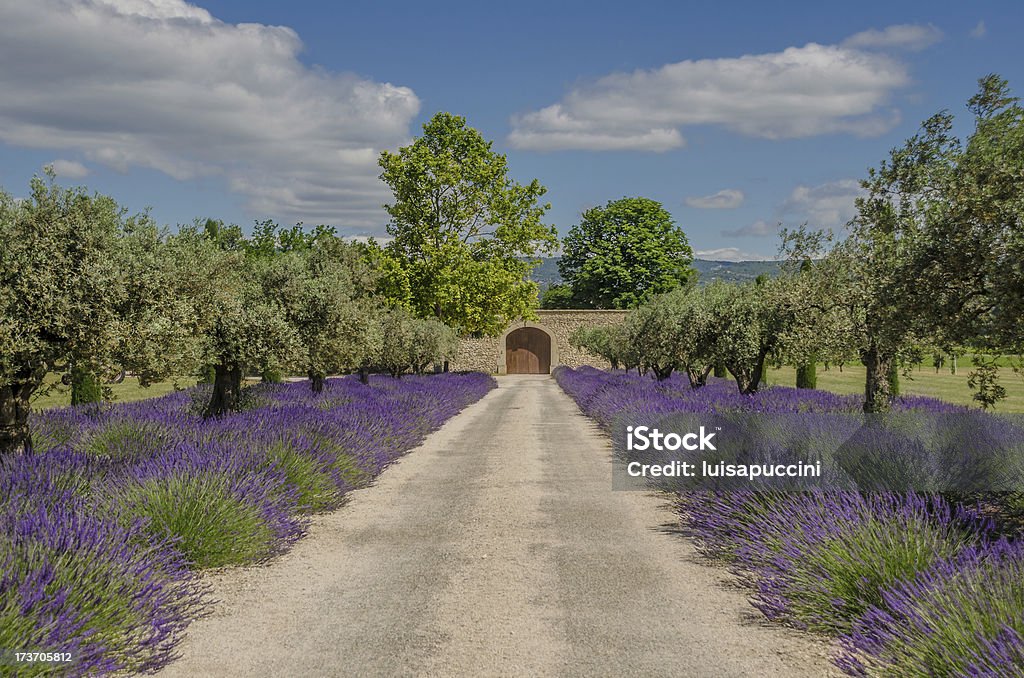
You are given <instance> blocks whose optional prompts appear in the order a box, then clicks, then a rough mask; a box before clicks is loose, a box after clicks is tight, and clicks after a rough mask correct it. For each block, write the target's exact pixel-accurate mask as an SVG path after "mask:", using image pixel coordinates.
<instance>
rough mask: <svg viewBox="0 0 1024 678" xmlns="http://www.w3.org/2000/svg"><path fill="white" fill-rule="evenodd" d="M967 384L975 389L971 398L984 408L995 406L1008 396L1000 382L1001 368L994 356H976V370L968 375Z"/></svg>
mask: <svg viewBox="0 0 1024 678" xmlns="http://www.w3.org/2000/svg"><path fill="white" fill-rule="evenodd" d="M967 386H968V387H969V388H972V389H974V391H975V392H974V394H973V395H972V396H971V398H973V399H974V400H975V401H977V403H978V404H979V405H981V407H982V409H986V410H987V409H989V408H991V407H995V406H996V403H998V402H999V401H1000V400H1002V399H1004V398H1005V397H1006V389H1005V388H1003V386H1002V385H1001V384H1000V383H999V368H998V367H997V366H996V358H995V357H994V356H990V355H976V356H974V371H973V372H971V373H970V374H969V375H968V376H967Z"/></svg>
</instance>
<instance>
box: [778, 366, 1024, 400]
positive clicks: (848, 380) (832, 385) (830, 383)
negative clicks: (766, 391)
mask: <svg viewBox="0 0 1024 678" xmlns="http://www.w3.org/2000/svg"><path fill="white" fill-rule="evenodd" d="M966 362H967V361H966V360H962V361H961V362H960V369H959V370H958V371H957V374H956V375H955V376H954V375H952V374H950V373H949V370H948V369H945V368H944V369H942V370H940V371H939V373H938V374H936V373H935V368H934V367H921V368H920V369H918V368H914V371H913V372H912V373H911V375H910V376H909V377H904V376H903V375H902V374H901V375H900V391H901V392H902V393H905V394H908V395H923V396H931V397H933V398H939V399H941V400H945V401H947V402H951V403H957V404H959V405H972V406H974V405H976V403H975V402H974V401H973V400H972V399H971V393H972V391H971V389H969V388H968V387H967V373H968V372H969V371H970V370H969V369H968V367H967V366H966V365H965V363H966ZM999 377H1000V380H999V383H1000V384H1002V386H1003V388H1005V389H1006V394H1007V396H1006V399H1005V400H1001V401H999V403H998V404H997V405H996V407H995V412H1018V413H1024V379H1022V378H1021V377H1020V376H1019V375H1017V374H1015V373H1014V372H1013V370H1011V369H1008V368H1005V367H1004V368H1002V369H1000V370H999ZM765 380H766V381H767V382H768V383H769V384H779V385H782V386H794V385H795V384H796V370H795V369H794V368H792V367H781V368H778V369H769V370H768V374H767V375H766V377H765ZM818 388H820V389H823V390H826V391H832V392H833V393H858V394H859V393H863V392H864V367H863V366H860V365H858V366H850V365H847V366H846V367H844V368H843V371H842V372H840V371H839V368H838V367H835V366H833V367H832V368H831V369H829V370H828V371H827V372H826V371H825V368H824V367H823V366H822V365H818Z"/></svg>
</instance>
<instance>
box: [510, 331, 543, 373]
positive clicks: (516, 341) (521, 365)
mask: <svg viewBox="0 0 1024 678" xmlns="http://www.w3.org/2000/svg"><path fill="white" fill-rule="evenodd" d="M505 372H507V373H508V374H548V373H549V372H551V337H550V336H548V333H547V332H545V331H544V330H541V329H538V328H536V327H520V328H519V329H517V330H513V331H511V332H509V333H508V335H507V336H506V337H505Z"/></svg>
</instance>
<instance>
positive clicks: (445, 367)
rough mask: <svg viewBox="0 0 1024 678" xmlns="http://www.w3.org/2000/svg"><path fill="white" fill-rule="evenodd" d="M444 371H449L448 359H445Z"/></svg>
mask: <svg viewBox="0 0 1024 678" xmlns="http://www.w3.org/2000/svg"><path fill="white" fill-rule="evenodd" d="M444 372H445V374H447V373H448V361H447V360H445V361H444Z"/></svg>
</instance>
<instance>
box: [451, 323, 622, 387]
mask: <svg viewBox="0 0 1024 678" xmlns="http://www.w3.org/2000/svg"><path fill="white" fill-rule="evenodd" d="M626 313H627V311H591V310H541V311H537V316H538V318H537V320H527V321H523V320H520V321H517V322H514V323H512V324H511V325H510V326H509V327H507V328H506V329H505V332H503V333H502V335H501V336H499V337H484V338H483V339H462V340H461V341H460V343H459V354H458V356H456V358H455V360H453V361H452V363H451V368H452V369H453V370H479V371H481V372H489V373H492V374H504V373H505V338H506V337H507V336H508V333H509V332H512V331H513V330H517V329H519V328H520V327H536V328H538V329H541V330H543V331H544V332H546V333H547V334H548V336H550V337H551V369H554V368H555V367H557V366H558V365H567V366H569V367H579V366H580V365H593V366H594V367H610V365H609V364H608V361H606V360H604V359H603V358H599V357H598V356H595V355H593V354H592V353H590V352H588V351H582V350H579V349H576V348H573V347H572V346H571V345H570V344H569V336H570V335H571V334H572V333H573V331H574V330H575V329H576V328H577V327H583V326H588V327H596V326H598V325H612V324H615V323H620V322H622V321H623V320H625V318H626Z"/></svg>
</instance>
